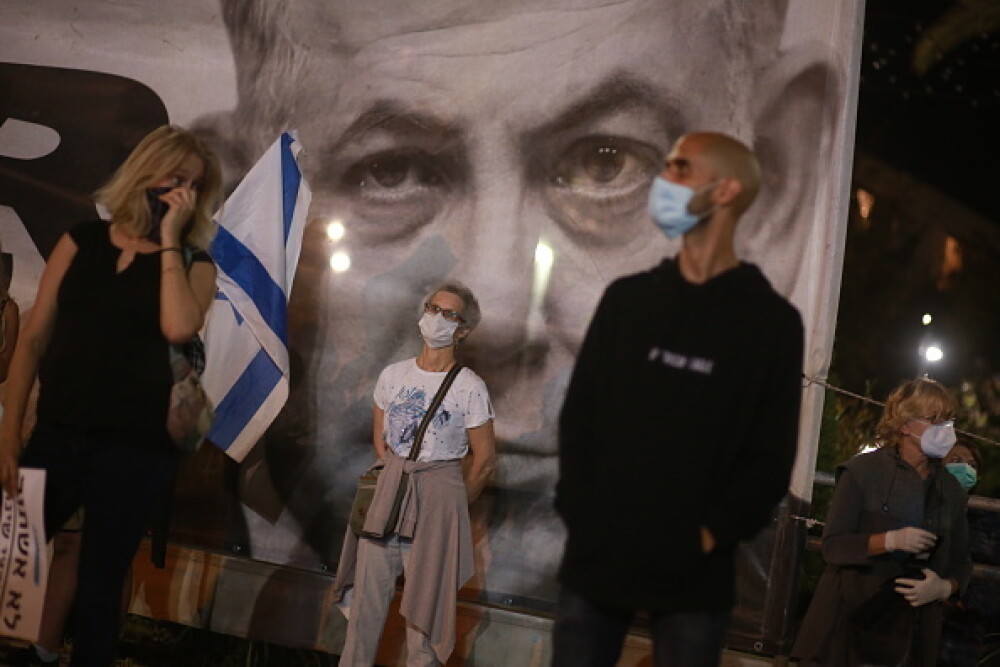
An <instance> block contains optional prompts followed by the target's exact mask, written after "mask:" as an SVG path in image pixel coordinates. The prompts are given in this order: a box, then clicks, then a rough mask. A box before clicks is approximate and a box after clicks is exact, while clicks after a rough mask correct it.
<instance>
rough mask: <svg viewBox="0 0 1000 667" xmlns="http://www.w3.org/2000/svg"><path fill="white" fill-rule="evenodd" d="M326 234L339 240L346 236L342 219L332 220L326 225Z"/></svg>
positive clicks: (331, 238) (333, 239)
mask: <svg viewBox="0 0 1000 667" xmlns="http://www.w3.org/2000/svg"><path fill="white" fill-rule="evenodd" d="M326 235H327V237H328V238H329V239H330V240H331V241H339V240H340V239H342V238H344V223H343V222H341V221H340V220H331V221H330V224H329V225H327V226H326Z"/></svg>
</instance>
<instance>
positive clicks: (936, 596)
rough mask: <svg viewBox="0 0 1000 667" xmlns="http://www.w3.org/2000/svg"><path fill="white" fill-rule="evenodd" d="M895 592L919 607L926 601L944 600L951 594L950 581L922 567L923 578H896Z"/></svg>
mask: <svg viewBox="0 0 1000 667" xmlns="http://www.w3.org/2000/svg"><path fill="white" fill-rule="evenodd" d="M896 583H897V584H898V586H896V592H897V593H899V594H900V595H902V596H903V597H904V598H906V601H907V602H909V603H910V604H911V605H913V606H914V607H921V606H923V605H925V604H927V603H928V602H936V601H937V600H944V599H945V598H947V597H948V596H949V595H951V582H950V581H948V580H947V579H942V578H941V577H939V576H938V575H937V572H935V571H934V570H929V569H927V568H926V567H925V568H924V578H923V579H906V578H904V577H900V578H899V579H897V580H896Z"/></svg>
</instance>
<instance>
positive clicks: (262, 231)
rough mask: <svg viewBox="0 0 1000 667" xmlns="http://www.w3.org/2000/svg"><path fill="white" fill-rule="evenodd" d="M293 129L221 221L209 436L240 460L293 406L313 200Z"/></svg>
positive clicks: (210, 341) (210, 342)
mask: <svg viewBox="0 0 1000 667" xmlns="http://www.w3.org/2000/svg"><path fill="white" fill-rule="evenodd" d="M301 149H302V147H301V145H300V144H299V142H298V141H297V140H296V138H295V137H294V136H293V135H292V134H289V133H287V132H285V133H283V134H282V135H281V137H280V138H279V139H278V140H277V141H275V142H274V144H272V145H271V147H270V148H268V149H267V151H266V152H265V153H264V155H263V157H261V159H260V160H259V161H258V162H257V164H256V165H254V167H253V169H251V170H250V172H249V173H248V174H247V175H246V177H244V179H243V181H242V182H241V183H240V184H239V186H238V187H237V188H236V190H235V191H234V192H233V194H232V195H230V197H229V199H228V200H227V201H226V204H225V206H223V208H222V211H221V212H220V213H219V214H218V215H216V222H217V223H218V230H217V232H216V235H215V239H214V241H213V242H212V248H211V253H212V258H213V259H214V260H215V263H216V265H217V266H218V269H219V275H218V290H217V291H216V296H215V302H214V303H213V304H212V308H211V311H210V315H209V318H208V325H207V327H206V329H205V334H204V339H205V350H206V355H207V363H206V366H205V372H204V374H203V375H202V383H203V385H204V387H205V392H206V393H207V394H208V396H209V398H210V399H211V400H212V403H213V405H215V421H214V422H213V424H212V428H211V430H210V431H209V433H208V439H209V440H210V441H211V442H213V443H215V445H216V446H218V447H219V448H220V449H222V450H223V451H224V452H226V454H228V455H229V456H230V457H232V458H233V459H235V460H237V461H242V460H243V458H244V457H245V456H246V455H247V453H248V452H249V451H250V450H251V449H252V448H253V446H254V445H255V444H256V443H257V440H259V439H260V437H261V435H263V434H264V431H265V430H266V429H267V427H268V426H270V425H271V422H273V421H274V418H275V417H276V416H277V414H278V412H279V411H280V410H281V408H282V406H284V404H285V401H286V400H287V399H288V297H289V293H290V292H291V288H292V278H293V277H294V276H295V267H296V265H297V264H298V261H299V251H300V250H301V249H302V230H303V229H304V228H305V223H306V214H307V212H308V210H309V202H310V200H311V199H312V193H311V192H310V190H309V185H308V184H307V183H306V181H305V179H304V178H303V177H302V174H301V172H300V171H299V165H298V162H297V161H296V159H297V156H298V154H299V151H300V150H301Z"/></svg>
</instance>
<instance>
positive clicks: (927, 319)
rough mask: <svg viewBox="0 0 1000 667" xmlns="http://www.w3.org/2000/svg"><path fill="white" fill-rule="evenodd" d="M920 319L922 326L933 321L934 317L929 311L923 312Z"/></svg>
mask: <svg viewBox="0 0 1000 667" xmlns="http://www.w3.org/2000/svg"><path fill="white" fill-rule="evenodd" d="M920 321H921V322H923V323H924V326H927V325H928V324H930V323H931V322H933V321H934V318H933V317H931V314H930V313H924V316H923V317H921V318H920Z"/></svg>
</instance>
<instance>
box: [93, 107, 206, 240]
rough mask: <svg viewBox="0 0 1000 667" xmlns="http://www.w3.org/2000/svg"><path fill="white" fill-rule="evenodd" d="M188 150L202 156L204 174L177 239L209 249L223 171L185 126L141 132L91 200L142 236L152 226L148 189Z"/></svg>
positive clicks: (119, 222)
mask: <svg viewBox="0 0 1000 667" xmlns="http://www.w3.org/2000/svg"><path fill="white" fill-rule="evenodd" d="M189 155H194V156H196V157H198V158H199V159H200V160H201V161H202V164H204V166H205V173H204V174H203V176H202V179H201V185H200V186H199V187H198V190H197V193H198V195H197V199H196V200H195V207H194V211H193V212H192V214H191V223H189V225H188V227H187V231H186V234H185V236H184V238H183V239H181V240H182V241H183V242H185V243H190V244H193V245H196V246H199V247H201V248H207V247H208V244H209V243H210V242H211V239H212V230H213V223H212V214H213V213H214V212H215V207H216V204H217V201H218V199H219V193H220V190H221V189H222V170H221V169H220V168H219V159H218V158H217V157H216V155H215V153H214V152H213V151H212V149H211V148H209V147H208V144H206V143H205V142H204V141H203V140H201V139H199V138H198V137H196V136H195V135H194V134H192V133H191V132H189V131H187V130H185V129H184V128H181V127H177V126H176V125H161V126H160V127H158V128H156V129H155V130H153V131H152V132H150V133H149V134H147V135H146V136H145V137H143V139H142V141H140V142H139V145H138V146H136V147H135V149H134V150H133V151H132V153H131V154H130V155H129V156H128V158H126V159H125V162H123V163H122V165H121V166H120V167H118V169H117V170H116V171H115V173H114V175H112V177H111V180H109V181H108V182H107V183H106V184H105V185H104V186H103V187H101V189H100V190H98V191H97V192H96V193H94V199H95V200H96V201H97V202H98V203H100V204H103V205H104V206H105V207H106V208H107V209H108V212H109V213H110V214H111V219H112V221H114V222H116V223H118V224H121V225H122V226H124V227H126V228H128V229H129V230H130V231H131V232H133V233H134V234H136V235H139V236H145V235H146V234H148V233H149V232H150V230H151V228H152V222H151V220H150V216H149V204H148V203H147V200H146V189H147V188H150V187H153V185H152V184H153V183H156V182H157V181H160V180H162V179H164V178H165V177H167V176H169V175H171V174H172V173H173V172H174V171H175V170H176V169H177V168H178V167H180V166H181V163H183V162H184V160H186V159H187V158H188V156H189Z"/></svg>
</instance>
